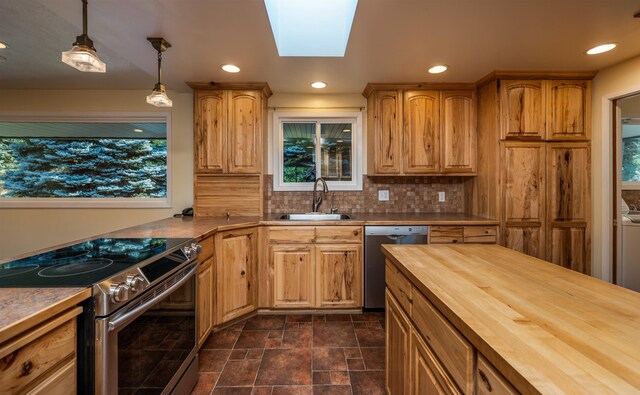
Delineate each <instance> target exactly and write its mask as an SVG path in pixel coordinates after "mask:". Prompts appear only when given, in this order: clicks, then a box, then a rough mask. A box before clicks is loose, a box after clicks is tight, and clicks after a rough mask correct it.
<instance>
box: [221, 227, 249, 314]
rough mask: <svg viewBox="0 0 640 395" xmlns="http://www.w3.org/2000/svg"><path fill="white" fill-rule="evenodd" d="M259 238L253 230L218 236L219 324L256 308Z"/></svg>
mask: <svg viewBox="0 0 640 395" xmlns="http://www.w3.org/2000/svg"><path fill="white" fill-rule="evenodd" d="M256 236H257V235H256V231H255V229H254V228H250V229H239V230H237V231H228V232H222V233H219V234H217V235H216V242H217V245H216V257H217V259H216V309H215V313H216V323H217V324H221V323H223V322H226V321H229V320H231V319H233V318H236V317H238V316H241V315H243V314H246V313H249V312H251V311H253V310H254V309H255V305H254V295H255V292H254V288H255V287H254V280H253V279H254V275H255V268H256V263H257V262H256V256H257V255H256V252H257V249H256V240H257V237H256Z"/></svg>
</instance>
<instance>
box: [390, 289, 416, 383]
mask: <svg viewBox="0 0 640 395" xmlns="http://www.w3.org/2000/svg"><path fill="white" fill-rule="evenodd" d="M385 292H386V313H387V319H386V321H385V343H386V349H385V351H386V352H385V375H386V377H385V387H386V388H385V389H386V392H387V394H388V395H406V394H408V393H409V377H410V374H409V371H410V360H409V356H410V337H411V324H410V323H409V319H408V318H407V316H406V315H405V314H404V312H403V311H402V308H401V307H400V306H399V305H398V302H397V301H396V300H395V298H394V297H393V295H392V294H391V292H389V290H388V289H387V290H386V291H385Z"/></svg>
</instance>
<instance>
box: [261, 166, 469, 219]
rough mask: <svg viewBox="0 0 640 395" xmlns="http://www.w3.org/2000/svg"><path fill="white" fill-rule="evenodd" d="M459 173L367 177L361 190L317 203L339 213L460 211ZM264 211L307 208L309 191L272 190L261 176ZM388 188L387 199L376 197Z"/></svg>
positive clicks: (461, 185) (461, 180)
mask: <svg viewBox="0 0 640 395" xmlns="http://www.w3.org/2000/svg"><path fill="white" fill-rule="evenodd" d="M464 181H465V178H463V177H367V176H364V177H363V180H362V191H335V192H331V191H330V192H329V193H328V194H327V195H326V196H325V200H324V201H323V202H322V205H321V206H320V211H322V212H328V211H329V209H330V207H331V199H332V194H333V200H334V203H333V206H334V207H338V208H339V212H341V213H399V212H407V213H463V212H464ZM264 182H265V185H264V191H265V194H264V196H265V205H264V207H265V211H266V213H267V214H275V213H293V212H309V211H311V195H312V194H311V192H310V191H305V192H276V191H274V190H273V176H272V175H267V176H265V177H264ZM381 189H386V190H388V191H389V201H384V202H380V201H378V190H381ZM438 192H445V196H446V200H445V202H442V203H441V202H438Z"/></svg>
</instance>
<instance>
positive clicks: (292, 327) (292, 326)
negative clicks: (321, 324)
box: [284, 322, 300, 331]
mask: <svg viewBox="0 0 640 395" xmlns="http://www.w3.org/2000/svg"><path fill="white" fill-rule="evenodd" d="M298 329H300V323H299V322H286V323H285V324H284V330H285V331H297V330H298Z"/></svg>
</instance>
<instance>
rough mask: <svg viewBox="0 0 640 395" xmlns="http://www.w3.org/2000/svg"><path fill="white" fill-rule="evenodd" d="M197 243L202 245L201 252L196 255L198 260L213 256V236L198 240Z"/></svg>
mask: <svg viewBox="0 0 640 395" xmlns="http://www.w3.org/2000/svg"><path fill="white" fill-rule="evenodd" d="M198 244H200V245H201V246H202V252H201V253H200V255H198V259H199V260H200V262H204V261H206V260H207V259H209V258H211V257H212V256H213V236H209V237H207V238H206V239H202V240H200V241H199V242H198Z"/></svg>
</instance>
